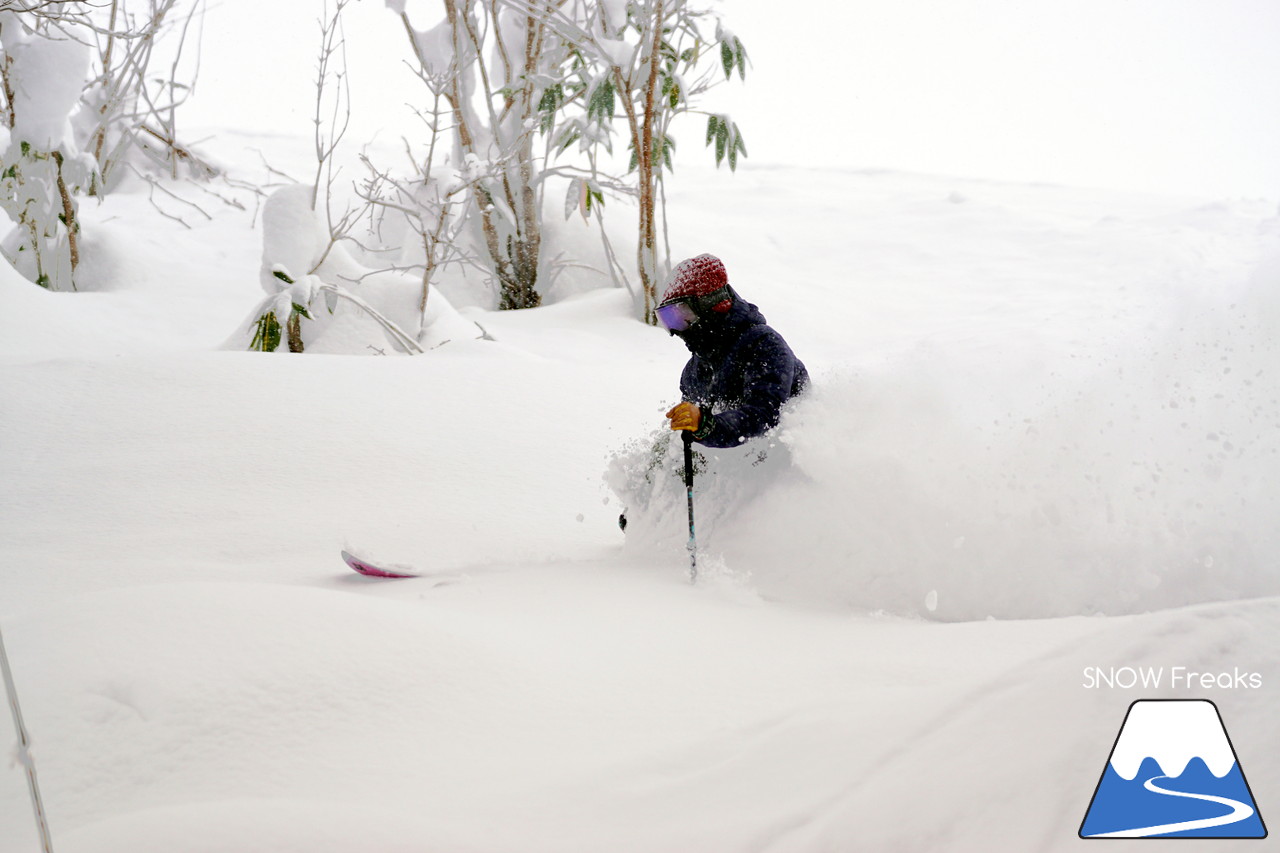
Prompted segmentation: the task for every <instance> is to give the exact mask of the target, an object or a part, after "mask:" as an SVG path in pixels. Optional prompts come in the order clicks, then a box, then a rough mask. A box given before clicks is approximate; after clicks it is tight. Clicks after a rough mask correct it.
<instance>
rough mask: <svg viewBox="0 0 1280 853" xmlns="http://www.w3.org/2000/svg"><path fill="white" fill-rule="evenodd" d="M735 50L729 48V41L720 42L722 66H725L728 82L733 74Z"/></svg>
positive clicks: (725, 75) (725, 76) (725, 77)
mask: <svg viewBox="0 0 1280 853" xmlns="http://www.w3.org/2000/svg"><path fill="white" fill-rule="evenodd" d="M733 60H734V55H733V48H732V47H730V46H729V43H728V42H727V41H722V42H720V64H721V65H722V66H724V79H726V80H728V79H729V77H730V76H731V75H732V74H733Z"/></svg>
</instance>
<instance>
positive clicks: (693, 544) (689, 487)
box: [680, 430, 698, 583]
mask: <svg viewBox="0 0 1280 853" xmlns="http://www.w3.org/2000/svg"><path fill="white" fill-rule="evenodd" d="M680 438H681V439H683V440H684V488H685V494H686V495H687V496H688V498H689V582H690V583H697V582H698V539H697V537H696V536H695V535H694V531H693V433H691V432H689V431H688V430H684V431H682V432H681V433H680Z"/></svg>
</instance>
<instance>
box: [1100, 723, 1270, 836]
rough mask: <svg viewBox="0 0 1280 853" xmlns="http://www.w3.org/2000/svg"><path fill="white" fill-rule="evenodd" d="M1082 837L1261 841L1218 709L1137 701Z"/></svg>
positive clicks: (1257, 821)
mask: <svg viewBox="0 0 1280 853" xmlns="http://www.w3.org/2000/svg"><path fill="white" fill-rule="evenodd" d="M1080 837H1081V838H1266V837H1267V827H1266V825H1265V824H1263V822H1262V816H1261V815H1260V814H1258V805H1257V803H1255V802H1254V799H1253V793H1252V792H1251V791H1250V790H1249V783H1248V782H1247V781H1246V780H1245V778H1244V772H1243V771H1242V770H1241V769H1240V762H1239V760H1238V759H1237V758H1236V751H1235V747H1234V746H1232V745H1231V739H1230V738H1229V737H1228V736H1227V728H1226V726H1224V725H1223V724H1222V716H1221V715H1220V714H1219V713H1218V707H1217V706H1216V705H1214V704H1213V703H1212V702H1210V701H1208V700H1206V699H1139V700H1138V701H1137V702H1134V703H1133V704H1132V705H1130V706H1129V712H1128V713H1127V714H1125V718H1124V723H1123V724H1122V725H1121V726H1120V735H1119V736H1118V737H1117V738H1116V742H1115V745H1114V746H1112V747H1111V756H1110V758H1108V760H1107V766H1106V767H1105V768H1103V771H1102V778H1101V779H1100V780H1098V787H1097V790H1095V791H1094V793H1093V800H1092V801H1091V802H1090V803H1089V811H1088V812H1087V813H1086V814H1085V816H1084V823H1082V824H1081V825H1080Z"/></svg>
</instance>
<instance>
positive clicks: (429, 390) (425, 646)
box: [0, 139, 1280, 853]
mask: <svg viewBox="0 0 1280 853" xmlns="http://www.w3.org/2000/svg"><path fill="white" fill-rule="evenodd" d="M271 144H273V141H272V140H270V139H263V140H255V141H254V142H253V145H254V146H268V145H271ZM243 157H244V158H245V159H246V160H252V161H256V159H257V157H256V154H252V153H245V154H244V155H243ZM232 159H233V160H234V158H232ZM678 177H679V180H678V181H676V182H674V183H673V185H672V188H671V196H670V205H671V213H672V219H673V221H672V231H671V234H672V242H673V251H674V253H675V254H676V256H677V259H678V258H679V257H687V256H692V255H695V254H698V253H700V252H703V251H709V252H714V253H716V254H718V255H720V256H721V257H722V258H723V259H724V260H725V263H726V265H727V267H728V269H729V273H730V276H731V278H732V280H733V282H734V284H735V286H736V287H737V288H738V290H739V291H740V292H741V293H742V294H743V295H744V296H745V297H746V298H748V299H750V300H752V301H754V302H756V303H757V304H758V305H760V307H761V309H762V310H763V311H764V313H765V315H766V316H767V317H768V318H769V319H770V321H771V322H772V323H773V324H774V325H775V327H776V328H778V329H779V330H780V331H781V332H782V333H783V334H784V336H786V337H787V339H788V340H789V341H790V343H791V344H792V345H793V347H794V348H795V350H796V351H797V353H799V354H800V356H801V357H802V358H803V359H804V360H805V362H806V363H807V365H808V366H809V368H810V370H811V372H812V373H813V376H814V388H813V391H812V393H811V394H810V395H809V396H808V397H807V398H806V399H804V400H802V401H800V402H799V403H797V404H796V405H795V406H794V408H793V409H792V410H791V411H790V412H789V413H788V414H787V416H786V419H785V421H784V423H783V425H782V426H781V427H780V429H779V430H778V431H777V432H776V433H775V434H774V435H772V436H770V437H768V438H766V439H764V440H762V442H761V443H760V445H759V447H758V448H757V449H764V450H765V451H767V457H768V458H767V460H766V461H765V462H764V463H762V464H761V465H759V466H748V465H747V464H746V463H745V462H743V461H742V460H739V462H737V463H735V462H734V461H733V454H718V455H720V456H722V457H723V458H721V459H718V460H717V459H711V460H709V462H708V464H709V465H710V466H712V467H711V468H709V469H708V471H709V472H710V471H714V473H713V474H712V473H706V474H704V475H701V477H700V480H699V482H698V484H697V485H696V487H695V504H696V511H697V513H698V541H699V545H700V547H701V549H702V553H701V554H700V566H701V567H702V574H701V577H700V580H699V583H698V584H697V585H696V586H691V585H690V584H689V583H688V580H687V573H688V563H687V558H686V556H685V554H684V551H683V544H684V538H685V534H686V530H685V527H684V523H685V518H684V515H683V513H684V492H683V488H682V487H681V486H680V483H679V481H678V479H676V478H675V477H672V476H667V475H666V474H662V476H663V477H666V479H665V480H662V481H661V486H660V490H659V491H657V492H653V493H652V494H650V496H649V497H650V498H651V501H650V502H649V503H648V504H647V505H646V506H645V507H641V506H640V505H638V504H637V505H636V506H635V508H631V507H628V511H629V512H631V513H632V514H633V515H634V520H633V524H634V527H632V528H630V532H629V533H628V535H627V537H626V538H625V540H624V537H623V535H622V534H621V533H620V532H619V531H618V528H617V524H616V520H617V516H618V513H619V512H620V510H621V508H622V507H621V504H622V501H621V500H620V499H619V497H618V495H617V494H615V493H614V491H612V490H611V489H609V488H608V487H607V486H606V484H605V479H606V476H608V478H609V481H610V482H611V483H614V484H615V485H616V486H618V489H619V490H620V491H622V492H623V493H625V494H626V495H627V496H628V497H630V496H631V495H633V494H634V493H635V489H636V488H637V481H635V480H634V479H628V478H627V476H626V474H627V464H628V460H632V461H634V458H635V456H634V453H635V448H636V446H637V445H639V446H640V447H641V450H642V451H644V450H645V447H644V445H645V444H646V443H647V442H650V441H651V440H652V437H653V436H654V434H655V433H657V432H658V431H659V430H660V428H661V426H662V413H663V412H664V411H665V410H666V409H667V408H668V407H669V406H670V405H672V404H673V403H674V402H676V401H677V400H678V390H677V385H676V380H677V377H678V373H679V370H680V367H681V365H682V364H683V362H684V360H685V357H686V354H685V353H684V351H683V348H682V347H681V345H680V344H679V342H678V341H676V340H674V339H671V338H669V337H668V336H667V335H665V334H664V333H663V332H661V331H659V330H656V329H652V328H648V327H645V326H643V325H641V324H640V323H639V322H637V321H636V320H635V319H634V311H633V307H632V305H631V301H630V297H629V296H628V295H627V293H626V292H625V291H622V290H594V291H590V292H586V293H576V294H575V295H573V296H571V297H569V298H566V299H563V300H561V301H555V302H553V303H551V304H548V305H547V306H546V307H543V308H540V309H536V310H532V311H526V312H520V313H503V314H498V313H490V312H486V311H482V310H480V309H476V308H468V309H463V311H462V313H463V315H464V316H466V317H467V318H468V319H469V320H473V321H478V322H479V323H480V325H481V326H483V327H484V328H485V330H486V331H488V332H489V334H490V335H491V336H492V337H493V338H494V340H492V341H484V340H452V341H450V342H447V343H443V345H440V346H438V348H436V349H434V350H431V351H430V352H428V353H427V354H425V355H422V356H417V357H412V358H408V357H400V358H395V357H387V358H382V357H376V356H375V357H353V356H338V355H304V356H287V357H286V356H274V355H261V354H254V353H247V352H235V351H227V350H225V349H221V347H222V346H223V344H224V342H225V341H227V340H228V338H229V337H231V336H232V335H233V334H234V333H236V332H237V330H238V329H239V328H240V327H241V324H242V322H243V320H244V318H245V316H246V314H247V313H248V312H249V311H250V310H251V308H252V307H253V305H255V304H256V303H257V302H258V301H260V300H261V299H262V292H261V289H260V287H259V272H260V267H259V264H260V261H261V258H262V249H263V246H262V233H261V230H260V227H261V223H260V217H255V216H254V215H253V214H254V211H253V210H252V208H251V207H249V208H247V209H246V210H244V211H239V210H235V209H232V208H223V207H221V206H218V207H211V206H207V205H206V207H207V209H208V210H209V212H210V214H211V216H210V217H209V218H208V219H205V218H194V217H193V218H192V221H191V222H190V223H189V224H191V226H192V227H191V228H190V229H187V228H183V227H182V226H180V225H178V224H177V223H175V222H173V221H172V220H170V219H166V218H164V217H160V216H158V215H157V214H156V213H155V211H154V210H153V209H152V208H151V206H150V204H149V202H148V201H147V199H146V197H145V195H142V196H137V195H135V196H130V195H128V194H121V195H117V196H113V197H111V198H110V199H108V200H107V202H106V203H105V204H104V205H103V206H102V207H101V208H97V207H92V206H90V207H87V208H86V211H87V215H86V221H85V225H84V235H85V260H84V264H85V280H86V282H88V284H87V285H86V287H87V289H90V290H92V291H93V292H88V293H80V294H51V293H45V292H42V291H39V290H38V289H36V288H35V287H34V286H32V285H29V284H27V283H26V282H25V281H22V280H21V279H20V278H19V277H18V276H17V275H16V274H13V273H11V272H8V271H4V270H0V400H3V401H4V402H3V405H2V406H0V435H3V436H4V439H3V443H2V444H0V483H3V489H2V491H0V579H2V580H0V626H2V627H3V629H4V632H5V641H6V644H7V647H8V650H9V655H10V658H11V660H12V663H13V668H14V673H15V677H16V680H17V683H18V687H19V690H20V694H21V699H22V703H23V710H24V712H25V715H26V719H27V724H28V727H29V729H30V730H31V733H32V736H33V739H34V749H33V755H34V757H35V760H36V763H37V767H38V770H39V773H40V780H41V784H42V788H43V792H44V798H45V804H46V807H47V810H48V814H49V818H50V821H51V824H52V828H53V835H54V841H55V845H56V849H58V850H59V851H60V853H124V851H128V853H147V851H157V853H158V851H166V853H167V851H174V850H183V851H199V852H200V853H229V851H243V850H264V851H268V850H269V851H294V850H297V851H303V850H306V851H313V853H348V851H351V853H354V851H364V850H370V849H379V850H388V851H398V850H404V851H410V850H413V851H418V850H450V851H469V850H474V851H598V850H611V851H672V850H691V851H693V850H696V851H770V852H771V853H781V851H835V850H850V849H866V850H904V851H956V850H1011V851H1012V850H1019V851H1022V850H1033V849H1034V850H1048V851H1056V850H1065V849H1067V848H1069V847H1071V848H1073V847H1074V846H1075V844H1077V843H1078V838H1077V837H1076V831H1077V829H1078V826H1079V822H1080V820H1081V818H1082V817H1083V814H1084V812H1085V809H1086V808H1087V805H1088V802H1089V798H1090V796H1091V795H1092V793H1093V790H1094V787H1095V785H1096V782H1097V778H1098V774H1099V773H1100V772H1101V770H1102V767H1103V765H1104V763H1105V762H1106V760H1107V756H1108V754H1109V750H1110V747H1111V745H1112V743H1113V740H1114V738H1115V732H1116V730H1117V727H1118V726H1119V724H1120V721H1121V720H1122V719H1123V716H1124V713H1125V710H1126V708H1127V707H1128V705H1129V703H1130V702H1131V701H1132V700H1133V699H1136V698H1158V697H1160V696H1167V697H1172V698H1213V699H1214V700H1215V701H1216V702H1217V703H1218V707H1219V708H1220V710H1221V711H1222V714H1223V717H1224V719H1225V721H1226V723H1227V725H1228V727H1229V729H1230V731H1231V736H1232V739H1233V742H1234V743H1235V744H1236V747H1237V750H1238V751H1239V753H1240V755H1241V761H1242V764H1243V765H1244V766H1245V768H1246V769H1247V773H1248V779H1249V782H1250V785H1251V787H1252V790H1253V792H1254V794H1255V797H1256V799H1257V800H1258V802H1259V804H1260V808H1261V809H1262V810H1263V811H1264V812H1265V810H1266V808H1267V804H1268V803H1271V802H1280V765H1278V764H1277V763H1276V762H1275V760H1274V756H1275V755H1277V754H1280V730H1277V728H1276V727H1275V725H1274V720H1275V714H1276V708H1277V705H1276V698H1275V689H1276V688H1275V679H1276V678H1277V677H1280V574H1278V570H1277V563H1276V560H1275V554H1276V552H1277V545H1280V543H1278V542H1277V533H1276V531H1275V524H1274V519H1275V518H1276V517H1277V515H1278V514H1280V513H1278V510H1280V492H1277V489H1276V488H1275V485H1274V484H1275V483H1276V482H1278V481H1280V480H1278V476H1277V475H1280V458H1278V456H1277V448H1280V442H1277V438H1278V437H1280V436H1278V433H1280V403H1278V402H1277V396H1278V394H1277V391H1276V389H1277V387H1280V386H1278V385H1277V382H1276V377H1275V371H1276V368H1277V366H1278V365H1277V352H1276V343H1275V342H1276V340H1277V335H1276V332H1277V327H1278V326H1280V298H1278V295H1277V284H1278V283H1280V266H1277V265H1278V264H1280V260H1278V259H1280V223H1278V221H1277V216H1276V209H1275V207H1274V204H1272V203H1269V202H1262V201H1253V200H1240V199H1224V200H1205V199H1184V198H1165V197H1156V196H1140V195H1131V194H1121V193H1114V192H1107V191H1103V190H1074V189H1066V188H1060V187H1052V186H1025V185H1012V184H999V183H991V182H978V181H962V180H955V179H950V178H945V177H939V176H922V175H908V174H899V173H884V172H849V171H839V170H834V169H822V170H819V169H814V170H805V169H772V170H771V169H757V168H752V167H751V166H749V165H747V166H744V167H741V168H740V169H739V170H738V174H737V176H736V177H733V178H732V179H731V178H730V177H729V176H728V175H725V174H715V173H712V172H698V171H696V170H687V171H682V173H681V175H680V176H678ZM566 275H567V276H569V275H572V273H566ZM569 289H570V290H572V288H569ZM749 452H751V449H750V448H748V449H745V450H744V449H739V450H737V451H735V453H737V454H738V455H739V456H741V455H742V454H745V453H749ZM672 455H673V456H674V454H672ZM671 461H674V460H671ZM748 461H749V460H748ZM717 466H718V467H717ZM746 467H751V470H750V471H749V472H746V473H744V469H745V468H746ZM662 470H663V471H667V473H668V474H669V473H670V472H669V470H667V469H662ZM620 471H621V479H619V476H620V475H619V472H620ZM660 474H661V471H660ZM347 544H349V545H350V546H351V547H352V548H353V549H355V550H356V551H358V552H359V553H361V554H362V555H364V556H365V557H367V558H369V559H372V560H375V561H376V560H379V559H381V560H385V561H388V562H395V563H404V564H412V565H414V566H417V567H418V568H420V569H423V570H424V571H426V572H427V573H428V574H427V576H426V577H423V578H420V579H414V580H403V581H373V580H369V579H366V578H362V577H359V576H357V575H355V574H354V573H352V572H350V571H349V570H347V569H346V567H345V566H344V565H343V564H342V561H341V559H340V558H339V550H340V549H341V548H342V547H344V545H347ZM989 617H995V618H989ZM1175 665H1177V666H1184V667H1186V668H1187V669H1188V670H1191V671H1196V672H1214V673H1216V672H1222V671H1231V670H1232V668H1233V667H1239V668H1241V669H1244V670H1248V671H1253V672H1258V673H1261V675H1262V680H1263V683H1262V687H1261V688H1259V689H1236V690H1221V691H1218V692H1215V693H1214V695H1213V696H1211V697H1205V696H1203V695H1201V694H1199V693H1196V694H1189V693H1188V692H1186V691H1185V690H1181V689H1177V688H1173V689H1171V688H1169V687H1168V686H1167V684H1166V686H1165V687H1164V688H1163V689H1157V690H1153V691H1148V692H1141V691H1126V690H1121V689H1114V690H1105V689H1104V690H1090V689H1085V688H1084V687H1083V686H1082V671H1083V669H1084V667H1086V666H1103V667H1106V666H1134V667H1137V666H1164V667H1170V666H1175ZM1153 694H1154V695H1153ZM8 738H9V736H8V735H0V741H6V742H8ZM1153 843H1156V844H1158V843H1159V842H1153ZM1214 843H1215V842H1204V844H1205V845H1207V846H1208V847H1210V848H1212V846H1213V844H1214ZM36 844H37V842H36V835H35V829H34V825H33V822H32V820H31V815H30V806H29V803H28V802H27V794H26V784H25V780H24V779H23V774H22V771H21V769H20V768H19V767H16V766H14V767H10V766H8V764H7V763H6V764H4V765H3V766H0V853H21V851H27V850H34V849H36Z"/></svg>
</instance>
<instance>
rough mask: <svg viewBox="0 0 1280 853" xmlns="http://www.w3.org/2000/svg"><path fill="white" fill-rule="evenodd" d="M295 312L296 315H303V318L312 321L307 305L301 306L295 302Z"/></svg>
mask: <svg viewBox="0 0 1280 853" xmlns="http://www.w3.org/2000/svg"><path fill="white" fill-rule="evenodd" d="M293 312H294V313H295V314H301V315H302V316H303V317H306V318H307V319H308V320H310V319H311V315H310V314H308V313H307V306H305V305H299V304H298V303H296V302H294V303H293Z"/></svg>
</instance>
